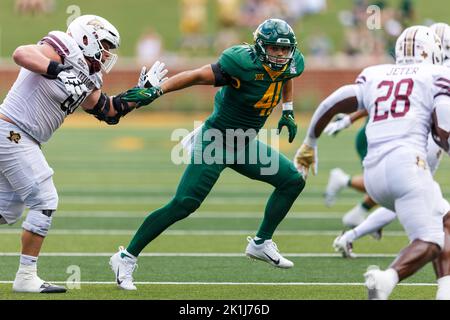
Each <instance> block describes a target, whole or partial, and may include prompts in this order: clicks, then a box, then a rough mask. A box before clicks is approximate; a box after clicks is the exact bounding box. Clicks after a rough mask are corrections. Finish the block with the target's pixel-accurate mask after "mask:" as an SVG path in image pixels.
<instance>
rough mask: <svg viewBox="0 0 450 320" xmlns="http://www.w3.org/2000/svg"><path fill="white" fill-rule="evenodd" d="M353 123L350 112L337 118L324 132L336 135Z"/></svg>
mask: <svg viewBox="0 0 450 320" xmlns="http://www.w3.org/2000/svg"><path fill="white" fill-rule="evenodd" d="M351 124H352V120H351V119H350V116H349V115H348V114H346V115H343V116H341V117H339V118H338V119H337V120H335V121H333V122H330V123H329V124H328V125H327V126H326V127H325V129H324V130H323V132H325V133H326V134H327V135H329V136H335V135H337V134H338V133H339V132H341V131H342V130H344V129H345V128H348V127H350V125H351Z"/></svg>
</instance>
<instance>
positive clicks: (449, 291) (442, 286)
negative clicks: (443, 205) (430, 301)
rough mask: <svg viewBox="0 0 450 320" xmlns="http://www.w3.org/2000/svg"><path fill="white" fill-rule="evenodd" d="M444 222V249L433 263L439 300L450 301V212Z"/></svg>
mask: <svg viewBox="0 0 450 320" xmlns="http://www.w3.org/2000/svg"><path fill="white" fill-rule="evenodd" d="M443 222H444V232H445V238H444V247H443V249H442V251H441V253H440V254H439V256H438V257H437V258H436V259H435V260H434V261H433V267H434V270H435V273H436V278H437V283H438V291H437V293H436V299H437V300H450V212H448V213H447V215H446V216H445V217H444V219H443Z"/></svg>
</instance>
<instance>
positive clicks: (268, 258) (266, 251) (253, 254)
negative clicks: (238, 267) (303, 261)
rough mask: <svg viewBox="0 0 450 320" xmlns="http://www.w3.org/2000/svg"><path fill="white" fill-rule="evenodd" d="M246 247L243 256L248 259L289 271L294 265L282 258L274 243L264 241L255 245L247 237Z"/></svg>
mask: <svg viewBox="0 0 450 320" xmlns="http://www.w3.org/2000/svg"><path fill="white" fill-rule="evenodd" d="M247 241H248V245H247V248H246V249H245V255H246V256H248V257H249V258H252V259H256V260H261V261H265V262H268V263H270V264H271V265H273V266H274V267H277V268H283V269H289V268H292V267H293V266H294V263H293V262H292V261H290V260H288V259H286V258H284V257H283V256H282V255H281V254H280V252H279V250H278V247H277V245H276V244H275V242H273V241H272V240H266V241H264V242H263V243H262V244H256V243H255V241H254V240H253V239H252V238H251V237H247Z"/></svg>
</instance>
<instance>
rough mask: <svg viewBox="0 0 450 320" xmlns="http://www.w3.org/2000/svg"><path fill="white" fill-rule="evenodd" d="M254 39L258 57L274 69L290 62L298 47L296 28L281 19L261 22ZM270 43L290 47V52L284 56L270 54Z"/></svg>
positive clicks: (279, 68)
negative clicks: (268, 47) (268, 49)
mask: <svg viewBox="0 0 450 320" xmlns="http://www.w3.org/2000/svg"><path fill="white" fill-rule="evenodd" d="M253 39H254V41H255V50H256V54H257V56H258V58H259V59H260V60H261V62H262V63H264V64H266V65H268V66H269V67H270V68H271V69H272V70H281V69H282V68H283V67H284V66H285V65H286V64H288V63H290V62H291V61H292V57H293V55H294V52H295V49H296V48H297V39H296V38H295V34H294V30H292V28H291V26H290V25H289V24H288V23H287V22H286V21H284V20H281V19H268V20H266V21H264V22H263V23H261V24H260V25H259V26H258V28H256V31H255V32H254V33H253ZM269 45H270V46H277V47H289V49H290V51H289V54H288V55H287V56H283V57H279V56H273V55H269V54H268V53H267V49H266V48H267V46H269Z"/></svg>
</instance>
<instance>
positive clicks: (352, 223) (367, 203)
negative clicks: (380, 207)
mask: <svg viewBox="0 0 450 320" xmlns="http://www.w3.org/2000/svg"><path fill="white" fill-rule="evenodd" d="M376 205H377V203H376V202H375V201H373V200H372V198H370V196H369V195H367V194H366V195H364V199H363V201H362V202H360V203H358V204H357V205H356V206H354V207H353V208H352V209H350V210H349V211H348V212H347V213H346V214H344V216H343V217H342V223H343V224H344V226H345V227H347V228H354V227H356V226H358V225H359V224H361V223H362V222H363V221H364V219H365V218H366V217H367V215H368V214H369V211H370V210H371V209H372V208H373V207H375V206H376Z"/></svg>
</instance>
